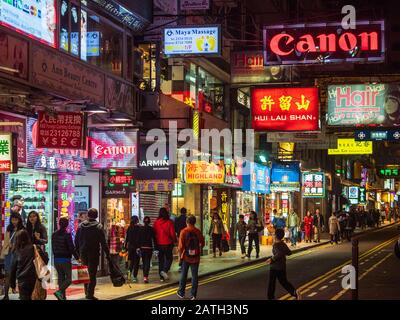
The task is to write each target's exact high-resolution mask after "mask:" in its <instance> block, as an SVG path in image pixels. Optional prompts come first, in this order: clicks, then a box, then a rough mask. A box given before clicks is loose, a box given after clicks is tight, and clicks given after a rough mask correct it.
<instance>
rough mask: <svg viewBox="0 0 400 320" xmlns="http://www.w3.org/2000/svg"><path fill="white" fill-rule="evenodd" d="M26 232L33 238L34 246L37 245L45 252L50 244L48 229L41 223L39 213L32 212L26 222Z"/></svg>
mask: <svg viewBox="0 0 400 320" xmlns="http://www.w3.org/2000/svg"><path fill="white" fill-rule="evenodd" d="M26 231H27V232H28V234H29V236H30V237H31V242H32V244H35V245H37V246H39V247H40V249H42V251H45V245H46V244H47V242H48V239H47V230H46V227H45V226H44V225H43V224H42V223H41V222H40V216H39V213H37V212H36V211H31V212H29V214H28V218H27V221H26Z"/></svg>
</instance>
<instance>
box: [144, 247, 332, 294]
mask: <svg viewBox="0 0 400 320" xmlns="http://www.w3.org/2000/svg"><path fill="white" fill-rule="evenodd" d="M326 246H328V245H322V246H320V247H318V248H323V247H326ZM329 246H330V245H329ZM312 252H314V250H312V249H310V250H305V251H301V252H298V253H295V254H293V255H291V256H289V257H288V259H294V258H296V257H300V256H304V255H306V254H310V253H312ZM264 266H266V263H265V262H261V263H258V264H255V265H251V266H247V267H243V268H240V269H237V270H232V271H230V272H228V273H224V274H220V275H215V276H212V277H210V278H207V279H204V280H200V281H199V286H201V285H204V284H207V283H210V282H214V281H218V280H222V279H224V278H228V277H232V276H234V275H237V274H239V273H243V272H247V271H251V270H255V269H258V268H261V267H264ZM191 287H192V286H191V285H190V284H188V285H187V286H186V289H190V288H191ZM176 290H177V287H174V288H171V289H167V290H165V291H162V292H158V293H154V294H151V295H148V296H145V297H143V298H140V299H138V300H156V299H160V298H164V297H167V296H169V295H171V294H175V293H176Z"/></svg>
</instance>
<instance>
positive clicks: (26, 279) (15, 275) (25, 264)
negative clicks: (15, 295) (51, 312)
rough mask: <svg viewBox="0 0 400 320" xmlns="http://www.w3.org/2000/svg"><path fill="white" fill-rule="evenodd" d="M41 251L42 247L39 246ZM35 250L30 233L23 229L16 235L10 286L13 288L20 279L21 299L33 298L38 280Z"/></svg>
mask: <svg viewBox="0 0 400 320" xmlns="http://www.w3.org/2000/svg"><path fill="white" fill-rule="evenodd" d="M38 250H39V251H41V250H40V248H38ZM34 259H35V251H34V248H33V244H32V241H31V238H30V236H29V233H28V232H27V231H26V230H24V229H22V230H19V231H18V232H17V233H16V235H15V246H14V257H13V261H12V264H11V272H10V286H11V288H12V289H13V290H15V288H16V284H17V281H18V291H19V299H20V300H31V299H32V293H33V290H34V288H35V283H36V280H37V275H36V269H35V265H34V263H33V261H34Z"/></svg>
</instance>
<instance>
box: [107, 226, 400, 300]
mask: <svg viewBox="0 0 400 320" xmlns="http://www.w3.org/2000/svg"><path fill="white" fill-rule="evenodd" d="M395 224H398V222H393V223H390V224H388V225H384V226H380V227H378V228H374V229H369V230H364V231H361V232H358V233H357V234H356V235H357V236H358V237H359V236H362V235H365V234H368V233H371V232H374V231H377V230H381V229H384V228H387V227H391V226H394V225H395ZM327 243H329V240H324V241H321V242H320V243H316V244H313V245H311V246H309V247H305V248H299V249H294V250H292V252H293V254H295V253H299V252H303V251H307V250H309V249H313V248H316V247H320V246H322V245H325V244H327ZM270 257H271V256H267V257H262V258H259V259H255V260H251V261H248V262H245V263H243V264H240V265H235V266H232V267H229V268H225V269H219V270H215V271H210V272H207V273H203V274H201V275H199V280H200V279H202V278H205V277H210V276H213V275H216V274H219V273H222V272H228V271H232V270H235V269H239V268H242V267H248V266H252V265H256V264H258V263H260V262H264V261H267V260H268V259H269V258H270ZM189 280H191V278H190V277H188V281H189ZM178 284H179V281H174V282H170V283H166V284H163V285H161V286H159V287H155V288H150V289H148V290H144V291H140V292H134V293H131V294H127V295H123V296H120V297H117V298H113V299H111V300H126V299H131V298H135V297H139V296H143V295H147V294H150V293H153V292H156V291H160V290H163V289H169V288H173V287H175V286H176V285H178Z"/></svg>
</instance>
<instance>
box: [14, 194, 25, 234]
mask: <svg viewBox="0 0 400 320" xmlns="http://www.w3.org/2000/svg"><path fill="white" fill-rule="evenodd" d="M10 200H11V201H13V206H12V207H11V208H10V215H11V214H12V213H17V214H19V215H20V216H21V218H22V224H23V225H24V226H25V225H26V220H27V216H26V211H25V209H24V205H25V201H24V198H22V196H20V195H15V196H13V197H12V198H11V199H10Z"/></svg>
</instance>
